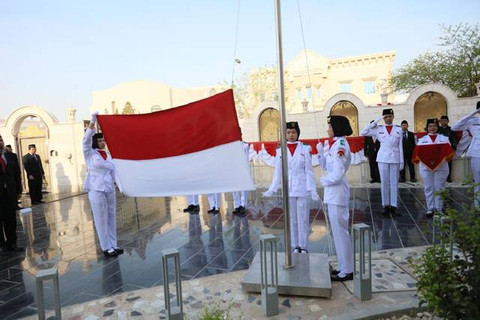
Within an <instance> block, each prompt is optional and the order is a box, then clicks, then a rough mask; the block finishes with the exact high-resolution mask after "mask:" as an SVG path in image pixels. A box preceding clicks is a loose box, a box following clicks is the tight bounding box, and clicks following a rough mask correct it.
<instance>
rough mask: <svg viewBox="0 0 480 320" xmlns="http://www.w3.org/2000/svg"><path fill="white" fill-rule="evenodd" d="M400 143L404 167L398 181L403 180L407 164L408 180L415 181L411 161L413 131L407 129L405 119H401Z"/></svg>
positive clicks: (413, 146) (413, 142)
mask: <svg viewBox="0 0 480 320" xmlns="http://www.w3.org/2000/svg"><path fill="white" fill-rule="evenodd" d="M402 135H403V137H402V143H403V160H404V161H405V162H404V163H405V167H404V168H403V170H400V182H405V168H406V167H407V165H408V171H410V181H411V182H417V179H415V166H414V165H413V162H412V156H413V149H415V144H416V143H415V136H414V135H413V132H411V131H408V122H407V120H403V121H402Z"/></svg>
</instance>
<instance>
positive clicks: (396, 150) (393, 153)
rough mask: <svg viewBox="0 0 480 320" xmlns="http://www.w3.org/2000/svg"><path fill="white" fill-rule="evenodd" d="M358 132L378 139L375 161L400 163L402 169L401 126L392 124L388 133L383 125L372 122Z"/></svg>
mask: <svg viewBox="0 0 480 320" xmlns="http://www.w3.org/2000/svg"><path fill="white" fill-rule="evenodd" d="M360 134H361V135H362V136H369V137H374V138H376V139H377V140H378V141H380V150H378V153H377V162H383V163H398V164H400V169H403V144H402V136H403V132H402V128H401V127H399V126H393V127H392V131H390V134H389V133H388V131H387V128H386V127H385V126H384V125H377V124H376V123H375V122H372V123H370V124H369V125H368V126H366V127H365V129H363V130H362V131H361V132H360Z"/></svg>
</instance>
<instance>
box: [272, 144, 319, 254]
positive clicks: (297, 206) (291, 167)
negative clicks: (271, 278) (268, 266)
mask: <svg viewBox="0 0 480 320" xmlns="http://www.w3.org/2000/svg"><path fill="white" fill-rule="evenodd" d="M288 143H289V144H291V143H292V142H288ZM293 143H295V144H297V147H296V149H295V152H294V153H293V156H292V155H291V153H290V150H287V155H288V156H287V157H288V159H287V164H288V194H289V206H290V223H291V228H290V229H291V233H290V234H291V240H292V241H291V246H292V248H295V247H300V248H302V249H307V248H308V235H309V231H310V220H309V217H310V198H311V197H312V196H313V194H315V195H317V186H316V185H315V177H314V175H313V168H312V156H311V154H310V146H308V145H304V144H303V143H301V142H298V141H297V142H293ZM281 155H282V153H281V149H280V148H278V149H277V155H276V157H275V171H274V175H273V180H272V184H271V185H270V188H269V189H268V191H267V192H265V195H271V194H273V193H275V192H276V191H277V190H278V187H279V185H280V182H281V180H282V161H281V159H282V157H281Z"/></svg>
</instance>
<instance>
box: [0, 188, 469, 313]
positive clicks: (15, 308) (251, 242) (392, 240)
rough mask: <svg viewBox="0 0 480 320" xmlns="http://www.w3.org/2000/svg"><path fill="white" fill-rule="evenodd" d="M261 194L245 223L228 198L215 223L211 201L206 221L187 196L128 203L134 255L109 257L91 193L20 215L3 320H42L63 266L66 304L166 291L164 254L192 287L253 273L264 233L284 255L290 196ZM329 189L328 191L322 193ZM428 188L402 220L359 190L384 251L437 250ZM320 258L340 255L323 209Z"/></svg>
mask: <svg viewBox="0 0 480 320" xmlns="http://www.w3.org/2000/svg"><path fill="white" fill-rule="evenodd" d="M261 191H263V190H257V192H256V193H250V195H249V206H248V207H249V208H248V210H247V214H246V215H245V216H243V217H239V216H233V215H232V214H231V212H232V197H231V194H227V195H226V198H225V196H224V198H223V203H222V204H223V205H222V209H221V213H220V214H219V215H209V214H208V213H207V212H206V211H207V206H208V205H207V200H206V198H205V197H202V198H201V209H202V210H201V211H200V213H199V214H188V213H184V212H183V211H182V209H183V208H184V207H185V206H186V200H185V198H184V197H171V198H142V199H140V198H137V199H134V198H124V197H121V196H119V197H118V212H117V227H118V237H119V244H120V245H121V246H122V247H123V248H125V254H124V255H122V256H119V257H118V258H110V259H105V258H104V257H103V255H102V254H101V252H100V250H99V246H98V240H97V238H96V233H95V230H94V226H93V219H92V214H91V211H90V205H89V202H88V199H87V196H86V195H84V194H83V195H76V196H72V197H67V198H64V199H61V200H56V199H57V198H55V199H52V200H55V201H52V202H49V203H46V204H44V205H40V206H36V207H34V208H33V213H32V214H29V215H26V216H22V217H19V223H18V227H19V228H18V234H19V245H22V246H24V247H25V252H23V253H21V254H18V255H15V256H13V255H12V256H9V257H0V259H1V260H0V318H1V319H7V318H12V319H15V318H18V317H20V316H24V315H30V314H33V313H35V312H36V306H35V274H36V273H37V272H38V271H39V270H42V269H46V268H50V267H52V266H54V265H56V266H57V267H58V270H59V274H60V290H61V304H62V306H65V305H70V304H75V303H79V302H84V301H89V300H94V299H98V298H101V297H105V296H109V295H112V294H115V293H120V292H124V291H130V290H135V289H141V288H147V287H152V286H156V285H159V284H162V275H161V250H162V249H166V248H171V247H174V248H178V249H179V251H180V255H181V273H182V277H183V279H193V278H198V277H204V276H208V275H213V274H218V273H225V272H229V271H233V270H241V269H246V268H248V266H249V264H250V262H251V261H252V259H253V257H254V255H255V253H256V251H257V250H258V239H259V236H260V235H261V234H265V233H272V234H274V235H276V236H278V237H279V238H280V250H283V246H284V245H283V226H284V221H283V213H282V209H281V208H279V207H281V198H280V197H275V198H263V197H262V196H261ZM320 191H322V190H320ZM449 193H450V200H449V203H450V205H452V206H454V207H456V208H462V207H464V206H468V205H470V203H471V199H470V198H469V196H468V195H467V191H466V189H464V188H459V187H452V188H449ZM424 205H425V199H424V194H423V190H422V189H421V188H403V189H400V190H399V211H400V213H401V216H400V217H383V216H381V215H380V211H381V209H382V207H381V195H380V189H378V188H368V187H365V186H364V187H353V188H352V189H351V203H350V209H351V210H352V214H351V218H352V222H353V223H360V222H363V223H367V224H369V225H371V226H373V248H374V250H380V249H392V248H402V247H412V246H422V245H427V244H429V243H430V241H431V229H432V220H431V219H427V218H426V217H425V208H424ZM310 221H311V231H310V248H309V249H310V252H327V253H334V248H333V247H332V245H331V241H329V240H330V238H329V237H328V236H327V231H326V226H325V218H324V214H323V211H322V209H321V205H320V204H319V203H313V204H312V209H311V212H310ZM45 292H46V301H47V308H52V306H53V291H52V288H51V285H50V284H47V286H46V289H45Z"/></svg>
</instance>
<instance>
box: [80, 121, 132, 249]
mask: <svg viewBox="0 0 480 320" xmlns="http://www.w3.org/2000/svg"><path fill="white" fill-rule="evenodd" d="M97 115H98V112H96V113H94V114H92V119H91V120H90V125H89V126H88V128H87V130H85V135H84V137H83V156H84V157H85V163H86V165H87V177H86V178H85V184H84V187H83V188H84V190H85V191H87V192H88V199H89V200H90V206H91V208H92V211H93V220H94V223H95V229H97V234H98V239H99V241H100V247H101V248H102V250H103V253H104V254H105V256H107V257H114V256H116V255H118V254H122V253H123V249H120V248H119V247H118V246H117V221H116V218H117V213H116V206H117V203H116V196H115V186H114V184H113V182H114V180H115V167H114V164H113V160H112V157H111V156H110V154H109V153H107V152H106V151H105V147H106V144H105V140H104V139H103V135H102V134H101V133H95V123H96V122H97Z"/></svg>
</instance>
